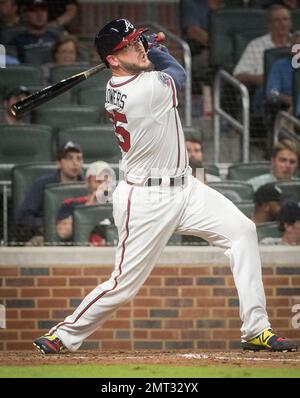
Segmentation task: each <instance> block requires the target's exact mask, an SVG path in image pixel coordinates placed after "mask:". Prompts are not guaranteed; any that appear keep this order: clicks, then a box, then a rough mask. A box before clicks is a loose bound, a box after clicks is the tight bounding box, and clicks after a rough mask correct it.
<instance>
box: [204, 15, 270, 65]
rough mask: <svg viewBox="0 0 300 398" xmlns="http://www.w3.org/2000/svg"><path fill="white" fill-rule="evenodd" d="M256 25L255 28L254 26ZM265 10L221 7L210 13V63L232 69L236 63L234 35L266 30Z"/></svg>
mask: <svg viewBox="0 0 300 398" xmlns="http://www.w3.org/2000/svg"><path fill="white" fill-rule="evenodd" d="M253 27H255V28H253ZM266 28H267V27H266V20H265V11H264V10H259V9H249V8H247V9H245V8H237V9H221V10H216V11H213V12H211V13H210V20H209V41H210V43H209V47H210V51H209V56H210V64H211V65H214V66H225V67H228V68H229V69H231V68H232V67H233V65H234V64H235V55H234V50H235V49H234V36H235V35H236V34H237V33H238V32H245V31H250V30H253V29H255V30H256V31H257V30H259V31H260V32H261V31H264V29H265V30H266Z"/></svg>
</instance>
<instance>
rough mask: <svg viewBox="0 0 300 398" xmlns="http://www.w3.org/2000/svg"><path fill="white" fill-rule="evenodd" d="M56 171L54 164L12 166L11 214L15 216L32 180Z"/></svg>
mask: <svg viewBox="0 0 300 398" xmlns="http://www.w3.org/2000/svg"><path fill="white" fill-rule="evenodd" d="M55 170H57V166H56V164H55V163H26V164H19V165H17V166H14V167H13V169H12V200H13V209H14V211H13V214H14V219H15V216H16V210H17V207H18V206H19V205H20V204H21V202H22V201H23V199H24V197H25V194H26V192H27V191H28V189H29V188H30V186H31V184H32V183H33V182H34V180H35V179H36V178H38V177H40V176H42V175H44V174H49V173H53V172H54V171H55Z"/></svg>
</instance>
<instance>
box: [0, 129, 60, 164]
mask: <svg viewBox="0 0 300 398" xmlns="http://www.w3.org/2000/svg"><path fill="white" fill-rule="evenodd" d="M52 145H53V142H52V130H51V128H50V127H48V126H41V125H35V126H33V125H30V124H27V125H25V124H24V125H22V124H20V125H2V126H1V140H0V161H1V163H13V164H17V163H26V162H47V161H52V160H53V159H54V157H53V146H52Z"/></svg>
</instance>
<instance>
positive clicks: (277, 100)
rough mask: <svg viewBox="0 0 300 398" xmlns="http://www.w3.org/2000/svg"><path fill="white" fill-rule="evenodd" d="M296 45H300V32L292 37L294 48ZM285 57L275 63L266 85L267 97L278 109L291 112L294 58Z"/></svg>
mask: <svg viewBox="0 0 300 398" xmlns="http://www.w3.org/2000/svg"><path fill="white" fill-rule="evenodd" d="M294 44H300V30H298V31H296V32H294V33H293V35H292V46H291V50H292V47H293V45H294ZM293 55H294V53H293V52H291V56H290V57H283V58H280V59H278V60H276V61H275V62H274V64H273V65H272V68H271V71H270V73H269V75H268V80H267V85H266V97H267V102H269V103H270V104H273V105H275V106H277V109H279V108H281V107H282V106H284V107H285V109H289V110H290V111H291V106H292V95H293V93H292V84H293V66H292V60H291V58H292V56H293Z"/></svg>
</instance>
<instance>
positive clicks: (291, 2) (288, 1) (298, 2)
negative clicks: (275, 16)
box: [262, 0, 300, 10]
mask: <svg viewBox="0 0 300 398" xmlns="http://www.w3.org/2000/svg"><path fill="white" fill-rule="evenodd" d="M273 4H280V5H282V6H285V7H287V8H289V9H291V10H294V9H296V8H299V7H300V0H265V1H264V2H263V4H262V6H263V8H268V7H271V6H272V5H273Z"/></svg>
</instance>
